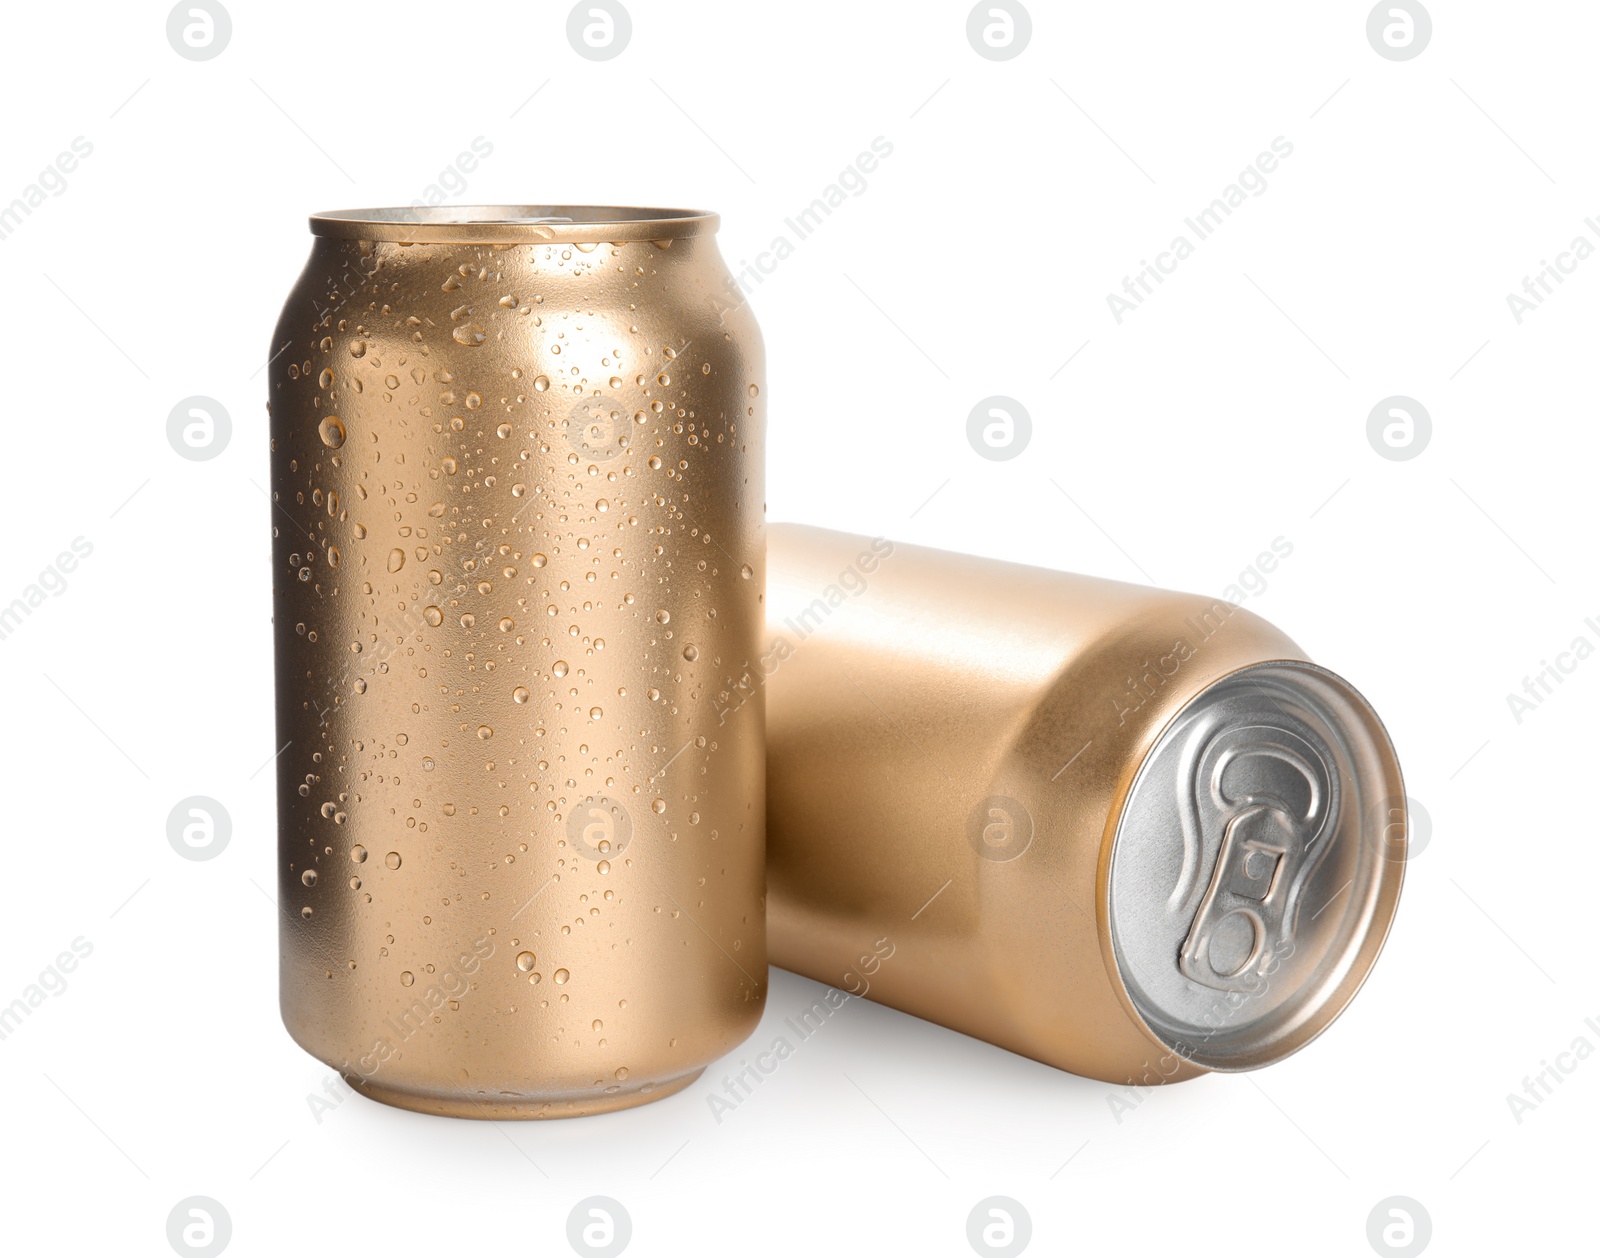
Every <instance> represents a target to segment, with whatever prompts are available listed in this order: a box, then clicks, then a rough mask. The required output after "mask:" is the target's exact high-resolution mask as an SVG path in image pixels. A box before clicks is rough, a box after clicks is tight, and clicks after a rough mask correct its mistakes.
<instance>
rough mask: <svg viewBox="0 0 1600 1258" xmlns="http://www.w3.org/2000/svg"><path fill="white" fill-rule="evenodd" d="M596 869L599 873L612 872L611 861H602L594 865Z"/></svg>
mask: <svg viewBox="0 0 1600 1258" xmlns="http://www.w3.org/2000/svg"><path fill="white" fill-rule="evenodd" d="M594 871H595V873H597V874H609V873H610V872H611V862H610V861H601V862H600V863H599V864H598V865H596V866H595V867H594Z"/></svg>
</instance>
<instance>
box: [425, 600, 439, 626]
mask: <svg viewBox="0 0 1600 1258" xmlns="http://www.w3.org/2000/svg"><path fill="white" fill-rule="evenodd" d="M422 618H423V619H424V620H426V621H427V622H428V623H429V624H430V625H432V626H433V627H434V628H435V629H437V628H438V627H439V626H440V625H442V624H443V623H444V613H443V612H442V611H440V610H439V609H438V608H437V607H435V606H434V605H433V604H432V603H429V604H428V605H427V606H426V607H424V608H423V609H422Z"/></svg>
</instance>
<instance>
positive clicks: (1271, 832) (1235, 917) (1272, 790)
mask: <svg viewBox="0 0 1600 1258" xmlns="http://www.w3.org/2000/svg"><path fill="white" fill-rule="evenodd" d="M1263 735H1267V737H1266V738H1263V737H1262V736H1263ZM1330 785H1331V784H1330V783H1329V781H1328V778H1327V774H1326V771H1325V769H1324V766H1323V765H1322V761H1321V758H1320V757H1319V756H1318V755H1317V754H1316V752H1315V751H1314V750H1313V749H1312V748H1311V747H1310V746H1309V745H1307V744H1306V743H1305V742H1304V741H1303V740H1302V739H1300V738H1298V737H1296V736H1295V735H1294V734H1292V733H1290V732H1289V731H1287V730H1283V729H1272V730H1268V729H1264V728H1262V727H1259V726H1258V727H1253V728H1247V729H1240V728H1234V729H1224V730H1222V731H1220V732H1219V733H1218V734H1217V735H1216V737H1215V738H1214V739H1213V740H1212V742H1211V745H1210V746H1208V747H1207V748H1206V750H1205V752H1204V753H1203V754H1202V755H1201V756H1200V758H1199V761H1198V763H1197V764H1196V773H1195V779H1194V782H1193V785H1192V791H1193V796H1192V797H1193V799H1194V803H1195V806H1196V809H1197V811H1199V812H1201V813H1202V815H1203V814H1204V813H1207V812H1209V813H1210V814H1211V817H1210V820H1211V823H1212V824H1213V825H1215V824H1217V823H1218V822H1220V824H1221V826H1222V841H1221V844H1220V846H1219V848H1218V851H1217V859H1216V863H1215V865H1214V866H1213V868H1212V873H1211V882H1210V885H1209V886H1208V887H1207V889H1206V893H1205V896H1204V898H1203V899H1202V900H1201V902H1200V906H1199V908H1198V909H1197V910H1196V911H1195V915H1194V920H1193V922H1192V923H1191V924H1190V927H1189V934H1188V938H1186V939H1185V940H1184V943H1183V947H1182V949H1181V950H1180V951H1179V954H1178V968H1179V969H1180V971H1181V972H1182V973H1183V975H1184V976H1185V977H1186V978H1189V979H1192V980H1194V981H1195V982H1197V983H1202V984H1204V985H1205V986H1207V987H1211V988H1215V989H1217V990H1219V991H1247V990H1251V989H1253V988H1255V987H1256V986H1257V985H1258V983H1257V981H1256V980H1257V978H1258V977H1259V976H1260V975H1262V974H1264V973H1265V972H1266V969H1267V966H1268V964H1269V963H1270V961H1271V959H1272V957H1273V956H1275V955H1281V954H1282V953H1284V952H1285V951H1286V950H1287V948H1288V946H1289V945H1290V944H1291V942H1292V940H1293V935H1294V924H1295V917H1296V913H1297V910H1298V908H1299V905H1300V899H1301V893H1302V892H1303V891H1304V889H1305V886H1306V884H1307V882H1308V881H1309V880H1310V877H1311V874H1312V873H1313V872H1314V870H1315V869H1316V867H1317V865H1318V864H1319V863H1320V861H1321V858H1322V854H1323V852H1324V851H1325V850H1326V848H1327V843H1326V842H1320V841H1319V840H1320V839H1321V837H1322V835H1323V832H1324V831H1325V830H1326V829H1327V825H1326V822H1327V820H1328V817H1329V815H1330V799H1329V796H1330Z"/></svg>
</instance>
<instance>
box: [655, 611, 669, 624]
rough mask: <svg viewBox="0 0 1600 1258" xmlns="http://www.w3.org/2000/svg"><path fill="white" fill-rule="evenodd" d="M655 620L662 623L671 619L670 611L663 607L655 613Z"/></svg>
mask: <svg viewBox="0 0 1600 1258" xmlns="http://www.w3.org/2000/svg"><path fill="white" fill-rule="evenodd" d="M656 620H657V622H658V623H660V624H663V625H664V624H667V623H669V622H670V621H671V620H672V613H671V612H669V611H668V610H667V609H666V608H665V607H663V608H662V609H661V610H660V611H658V612H657V613H656Z"/></svg>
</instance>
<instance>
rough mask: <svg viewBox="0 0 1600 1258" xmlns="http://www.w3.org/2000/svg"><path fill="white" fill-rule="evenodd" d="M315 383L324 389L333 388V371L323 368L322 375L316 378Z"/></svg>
mask: <svg viewBox="0 0 1600 1258" xmlns="http://www.w3.org/2000/svg"><path fill="white" fill-rule="evenodd" d="M317 383H318V384H319V385H321V386H322V387H323V388H324V389H331V388H333V371H332V369H331V368H328V367H324V368H323V369H322V374H321V375H320V376H318V377H317Z"/></svg>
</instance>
